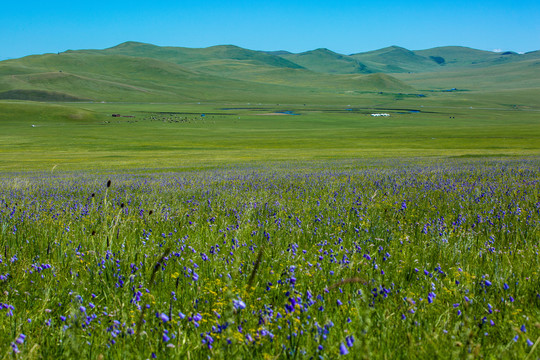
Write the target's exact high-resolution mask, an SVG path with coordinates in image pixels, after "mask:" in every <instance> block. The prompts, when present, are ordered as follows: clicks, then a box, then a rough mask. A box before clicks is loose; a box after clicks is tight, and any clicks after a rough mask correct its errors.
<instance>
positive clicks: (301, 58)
mask: <svg viewBox="0 0 540 360" xmlns="http://www.w3.org/2000/svg"><path fill="white" fill-rule="evenodd" d="M281 57H283V58H285V59H288V60H290V61H292V62H295V63H296V64H299V65H302V66H303V67H304V68H306V69H309V70H312V71H315V72H320V73H328V74H358V73H371V72H374V71H373V70H372V69H370V68H368V67H367V66H366V65H365V64H363V63H361V62H360V61H358V60H356V59H354V58H352V57H350V56H347V55H341V54H338V53H335V52H333V51H331V50H328V49H316V50H312V51H306V52H303V53H300V54H283V55H281Z"/></svg>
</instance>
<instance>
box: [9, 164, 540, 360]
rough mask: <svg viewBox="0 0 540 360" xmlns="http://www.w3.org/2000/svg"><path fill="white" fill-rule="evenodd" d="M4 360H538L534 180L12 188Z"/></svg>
mask: <svg viewBox="0 0 540 360" xmlns="http://www.w3.org/2000/svg"><path fill="white" fill-rule="evenodd" d="M0 239H1V242H0V245H1V248H0V339H1V340H0V357H2V358H20V359H23V358H24V359H27V358H28V359H31V358H55V359H59V358H77V357H79V358H91V359H131V358H133V359H147V358H148V359H150V358H158V359H170V358H178V359H209V358H211V359H222V358H228V359H232V358H254V359H310V358H313V359H319V358H320V359H334V358H337V357H343V358H347V357H349V358H358V359H363V358H365V359H377V358H380V359H387V358H421V359H424V358H428V357H430V358H468V357H470V358H477V357H478V358H505V359H506V358H516V359H523V358H528V359H537V358H539V357H540V344H539V343H540V256H539V245H540V162H539V161H538V160H536V159H532V160H531V159H529V160H517V159H516V160H505V161H502V160H490V161H488V160H485V161H479V160H447V161H444V162H440V163H435V162H432V163H428V162H417V163H415V162H409V163H407V164H396V163H393V162H391V161H388V160H386V161H381V163H380V164H379V163H376V162H375V163H371V164H352V165H351V164H347V165H346V164H337V163H336V164H331V165H329V166H328V167H322V166H316V165H305V166H295V165H291V164H289V165H286V164H282V165H275V166H271V167H268V168H238V169H236V168H225V169H220V170H200V171H192V172H183V173H151V174H148V173H141V172H136V173H131V174H130V173H115V174H105V175H104V174H97V173H84V172H82V173H60V174H55V173H53V174H51V173H48V174H46V173H43V174H41V173H40V174H22V175H21V174H10V175H2V177H0Z"/></svg>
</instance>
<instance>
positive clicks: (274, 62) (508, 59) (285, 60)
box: [0, 42, 540, 103]
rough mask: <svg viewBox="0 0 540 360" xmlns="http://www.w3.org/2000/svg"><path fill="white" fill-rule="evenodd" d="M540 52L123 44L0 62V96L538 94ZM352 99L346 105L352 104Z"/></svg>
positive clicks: (264, 98) (161, 98)
mask: <svg viewBox="0 0 540 360" xmlns="http://www.w3.org/2000/svg"><path fill="white" fill-rule="evenodd" d="M539 60H540V52H538V51H536V52H530V53H527V54H516V53H512V52H507V53H494V52H490V51H482V50H475V49H470V48H466V47H458V46H450V47H438V48H433V49H427V50H419V51H411V50H407V49H404V48H402V47H398V46H391V47H387V48H384V49H379V50H375V51H370V52H365V53H358V54H353V55H342V54H338V53H335V52H333V51H330V50H328V49H316V50H313V51H307V52H304V53H300V54H292V53H289V52H286V51H276V52H265V51H254V50H248V49H242V48H240V47H237V46H232V45H222V46H212V47H209V48H201V49H195V48H182V47H160V46H155V45H151V44H144V43H137V42H126V43H122V44H120V45H117V46H114V47H112V48H108V49H104V50H77V51H71V50H70V51H66V52H64V53H60V54H45V55H34V56H28V57H24V58H20V59H13V60H6V61H2V62H0V99H19V100H36V101H124V102H126V101H127V102H129V101H131V102H149V101H151V102H186V101H195V102H198V101H251V102H278V103H279V102H284V101H287V102H296V103H305V102H312V101H319V100H320V99H323V101H325V102H330V103H332V102H336V101H340V100H339V99H340V98H341V97H342V96H343V95H344V94H347V96H353V97H354V96H357V95H359V94H362V93H366V92H389V93H401V92H407V93H416V92H417V91H418V89H419V90H429V91H432V90H445V89H452V88H458V89H460V90H474V91H500V90H501V89H513V90H516V89H522V88H527V89H535V88H540V79H539V76H538V61H539ZM348 102H349V101H348Z"/></svg>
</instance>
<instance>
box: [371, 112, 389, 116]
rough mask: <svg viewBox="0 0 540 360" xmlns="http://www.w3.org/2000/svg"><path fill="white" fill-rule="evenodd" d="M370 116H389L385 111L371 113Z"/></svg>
mask: <svg viewBox="0 0 540 360" xmlns="http://www.w3.org/2000/svg"><path fill="white" fill-rule="evenodd" d="M371 116H390V114H387V113H376V114H371Z"/></svg>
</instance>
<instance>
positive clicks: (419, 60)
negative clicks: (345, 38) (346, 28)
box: [351, 46, 438, 73]
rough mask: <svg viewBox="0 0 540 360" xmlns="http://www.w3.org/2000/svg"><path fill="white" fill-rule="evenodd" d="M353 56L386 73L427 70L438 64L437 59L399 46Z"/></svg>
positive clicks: (375, 69)
mask: <svg viewBox="0 0 540 360" xmlns="http://www.w3.org/2000/svg"><path fill="white" fill-rule="evenodd" d="M351 57H352V58H354V59H356V60H358V61H360V62H362V63H363V64H366V65H367V66H368V67H370V68H372V69H374V71H378V72H384V73H400V72H411V71H415V72H418V71H426V70H427V69H432V68H435V67H437V66H438V64H437V63H436V62H435V61H433V60H431V59H429V58H426V57H424V56H421V55H417V54H416V53H414V52H413V51H411V50H407V49H405V48H402V47H399V46H390V47H387V48H383V49H379V50H375V51H369V52H365V53H358V54H353V55H351Z"/></svg>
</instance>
